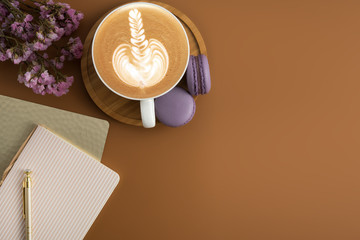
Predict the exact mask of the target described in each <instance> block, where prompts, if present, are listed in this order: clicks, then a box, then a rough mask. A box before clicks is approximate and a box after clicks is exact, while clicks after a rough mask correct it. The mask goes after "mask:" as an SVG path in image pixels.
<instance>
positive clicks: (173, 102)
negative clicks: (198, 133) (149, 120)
mask: <svg viewBox="0 0 360 240" xmlns="http://www.w3.org/2000/svg"><path fill="white" fill-rule="evenodd" d="M195 109H196V105H195V101H194V98H193V97H192V96H191V95H190V94H189V93H188V92H187V91H185V90H184V89H182V88H181V87H175V88H174V89H172V90H171V91H170V92H168V93H167V94H165V95H163V96H161V97H159V98H157V99H156V100H155V114H156V117H157V119H158V120H159V121H160V122H162V123H163V124H165V125H166V126H169V127H180V126H182V125H185V124H187V123H188V122H189V121H190V120H191V119H192V118H193V116H194V114H195Z"/></svg>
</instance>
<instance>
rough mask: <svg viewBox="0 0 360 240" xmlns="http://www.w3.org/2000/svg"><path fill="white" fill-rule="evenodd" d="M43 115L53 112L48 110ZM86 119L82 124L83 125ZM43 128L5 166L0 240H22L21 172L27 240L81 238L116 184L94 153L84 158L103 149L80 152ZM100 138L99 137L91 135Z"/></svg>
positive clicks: (116, 179)
mask: <svg viewBox="0 0 360 240" xmlns="http://www.w3.org/2000/svg"><path fill="white" fill-rule="evenodd" d="M0 100H1V96H0ZM6 100H8V101H9V100H10V101H12V100H13V99H10V98H7V99H6ZM14 101H15V102H17V101H19V100H14ZM4 102H5V101H0V115H1V116H4V115H2V114H7V112H5V110H4V109H5V107H4V106H3V105H2V103H4ZM23 104H24V103H23ZM32 107H33V108H36V106H34V105H33V106H32ZM39 107H44V106H40V105H39ZM48 111H50V112H51V111H56V110H54V109H50V108H49V109H48ZM7 116H8V115H7ZM77 117H79V116H77ZM71 118H73V117H70V119H71ZM87 120H89V119H83V123H84V124H86V122H87ZM90 120H91V121H94V119H90ZM96 121H97V120H96ZM99 121H103V120H99ZM30 122H31V124H36V123H34V122H32V121H29V123H30ZM65 124H66V123H65ZM105 125H107V123H106V124H105ZM32 127H33V126H32ZM47 127H48V126H46V127H45V126H40V125H38V126H36V127H35V128H34V130H32V131H31V133H30V134H29V133H27V135H28V137H27V138H26V139H25V140H24V139H22V142H23V143H22V145H21V146H20V147H19V148H18V152H17V153H15V155H14V156H13V158H12V159H9V161H8V162H7V163H8V166H7V168H6V169H5V170H4V174H3V177H2V179H1V182H0V239H2V240H8V239H9V240H13V239H25V224H24V219H23V195H22V181H23V179H24V171H25V170H26V169H31V170H32V172H33V173H32V179H33V187H32V234H33V239H52V240H56V239H62V240H63V239H83V238H84V237H85V235H86V233H87V232H88V230H89V229H90V227H91V225H92V223H93V222H94V221H95V219H96V217H97V216H98V214H99V213H100V211H101V209H102V208H103V206H104V205H105V203H106V201H107V200H108V198H109V197H110V195H111V193H112V192H113V191H114V189H115V187H116V186H117V184H118V182H119V176H118V174H117V173H115V172H114V171H113V170H111V169H109V168H108V167H106V166H105V165H103V164H101V163H100V161H99V159H97V158H96V157H95V156H94V155H95V154H89V153H88V152H92V153H94V152H95V153H96V152H100V153H102V149H103V144H99V146H101V145H102V146H101V147H99V148H101V150H100V151H94V149H93V145H92V146H91V147H87V149H86V150H85V151H84V150H81V149H80V148H78V147H77V146H74V145H73V144H72V143H70V142H69V141H71V139H66V140H65V139H64V138H62V137H63V136H60V134H58V133H56V134H55V133H54V132H53V131H52V129H48V128H47ZM107 129H108V125H107V128H106V134H105V137H104V138H102V140H104V141H102V140H101V141H100V142H102V143H105V138H106V135H107ZM97 131H98V130H97ZM100 135H101V136H102V135H104V134H100V133H99V132H98V133H97V134H94V136H98V137H99V136H100ZM84 136H86V134H84ZM1 138H3V135H0V140H1V141H0V143H1V145H5V144H3V143H4V142H3V141H4V140H5V139H1ZM78 138H79V136H78ZM80 138H81V137H80ZM94 139H95V138H94ZM68 140H69V141H68ZM13 145H16V144H15V142H14V144H13ZM85 148H86V147H85ZM8 149H10V148H8ZM8 151H9V150H8ZM98 156H99V155H98ZM100 157H101V154H100Z"/></svg>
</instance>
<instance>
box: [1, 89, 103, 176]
mask: <svg viewBox="0 0 360 240" xmlns="http://www.w3.org/2000/svg"><path fill="white" fill-rule="evenodd" d="M38 124H40V125H44V126H47V127H49V128H50V129H51V130H52V131H54V132H55V133H56V134H59V135H60V136H62V137H64V138H65V139H68V140H69V141H70V142H71V143H73V144H74V145H76V146H78V147H80V148H81V149H83V150H84V151H86V152H88V153H89V154H91V155H93V156H94V157H95V158H96V159H97V160H100V159H101V156H102V153H103V150H104V145H105V141H106V137H107V133H108V130H109V123H108V122H107V121H105V120H101V119H97V118H93V117H88V116H84V115H81V114H77V113H72V112H68V111H64V110H60V109H56V108H52V107H47V106H43V105H40V104H36V103H31V102H27V101H23V100H19V99H15V98H10V97H6V96H2V95H0V176H1V175H2V173H3V172H4V170H5V169H6V167H7V166H8V165H9V163H10V161H11V159H12V157H13V156H14V155H15V153H16V152H17V151H18V149H19V147H20V146H21V144H22V143H23V142H24V141H25V139H26V137H27V136H28V135H29V133H30V132H31V130H32V129H34V127H35V126H36V125H38Z"/></svg>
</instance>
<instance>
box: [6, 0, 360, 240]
mask: <svg viewBox="0 0 360 240" xmlns="http://www.w3.org/2000/svg"><path fill="white" fill-rule="evenodd" d="M69 2H70V1H69ZM70 3H71V4H72V6H73V7H75V8H77V9H80V10H82V11H83V12H84V13H85V16H86V18H85V19H84V20H83V23H82V25H81V27H80V29H79V34H80V36H81V37H82V39H84V38H85V36H86V34H87V31H88V30H89V29H90V27H91V25H92V24H93V23H94V22H95V21H96V19H97V18H99V17H100V16H101V15H102V14H103V13H104V12H106V11H107V10H109V9H110V8H112V7H115V6H116V5H118V4H120V3H122V1H118V0H101V1H97V0H96V1H95V0H93V1H86V2H85V1H72V2H70ZM166 3H168V4H170V5H173V6H175V7H177V8H178V9H179V10H181V11H183V12H185V13H186V14H187V15H188V16H189V17H190V18H191V19H192V20H193V21H194V22H195V24H197V26H198V27H199V29H200V31H201V32H202V34H203V37H204V38H205V41H206V43H207V47H208V53H209V61H210V65H211V71H212V80H213V88H212V91H211V93H210V94H209V95H207V96H202V97H199V99H198V101H197V107H198V109H197V112H196V115H195V117H194V119H193V120H192V121H191V122H190V123H189V124H188V125H186V126H184V127H182V128H177V129H173V128H168V127H165V126H158V127H157V128H156V129H151V130H146V129H142V128H137V127H132V126H127V125H124V124H120V123H117V122H116V121H114V120H112V119H111V118H109V117H107V116H106V115H105V114H103V113H102V112H101V111H100V110H99V109H98V108H97V107H96V106H95V104H94V103H93V102H92V101H91V99H90V98H89V96H88V94H87V92H86V90H85V88H84V84H83V82H82V81H81V74H80V62H77V63H76V64H75V65H74V66H72V67H71V69H70V71H71V72H72V73H73V74H74V75H75V77H76V82H75V83H74V86H73V87H72V88H71V91H70V93H69V94H68V95H66V96H64V97H61V98H56V97H53V96H38V95H35V94H33V93H32V92H31V90H29V89H27V88H25V87H24V86H22V85H20V84H18V83H17V81H16V70H17V68H16V67H15V66H12V65H11V64H9V63H2V64H0V72H1V83H0V94H4V95H7V96H12V97H17V98H20V99H25V100H29V101H33V102H36V103H42V104H45V105H49V106H53V107H58V108H61V109H66V110H70V111H73V112H78V113H82V114H87V115H90V116H94V117H99V118H103V119H107V120H108V121H109V122H110V131H109V136H108V140H107V143H106V147H105V152H104V155H103V163H104V164H106V165H107V166H109V167H110V168H112V169H114V170H115V171H117V172H118V173H119V174H120V175H121V182H120V184H119V186H118V187H117V189H116V190H115V192H114V194H113V195H112V196H111V198H110V200H109V201H108V203H107V205H106V206H105V208H104V209H103V211H102V212H101V214H100V216H99V217H98V219H97V220H96V222H95V224H94V225H93V226H92V228H91V229H90V231H89V233H88V235H87V236H86V238H85V239H86V240H90V239H106V240H111V239H157V240H158V239H175V240H176V239H276V240H283V239H284V240H285V239H359V238H360V228H359V218H360V207H359V203H360V190H359V189H360V176H359V168H360V161H359V157H360V148H359V144H360V94H359V92H360V81H359V79H360V68H359V64H360V3H359V2H358V1H341V0H338V1H329V0H323V1H319V0H317V1H314V0H312V1H300V0H298V1H287V0H273V1H258V0H248V1H245V0H244V1H239V0H236V1H235V0H233V1H230V0H222V1H206V0H203V1H200V0H199V1H197V0H189V1H185V0H181V1H180V0H178V1H175V0H173V1H166Z"/></svg>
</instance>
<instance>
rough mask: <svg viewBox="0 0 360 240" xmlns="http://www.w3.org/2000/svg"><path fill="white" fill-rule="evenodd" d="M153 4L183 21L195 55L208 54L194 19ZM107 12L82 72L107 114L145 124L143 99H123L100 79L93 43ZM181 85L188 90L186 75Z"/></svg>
mask: <svg viewBox="0 0 360 240" xmlns="http://www.w3.org/2000/svg"><path fill="white" fill-rule="evenodd" d="M151 3H155V4H157V5H160V6H162V7H164V8H166V9H167V10H169V11H170V12H172V13H173V14H174V15H175V16H176V17H177V18H178V19H179V20H180V22H181V23H182V24H183V26H184V28H185V30H186V33H187V35H188V38H189V43H190V54H191V55H195V56H196V55H198V54H200V53H201V54H205V55H207V52H206V47H205V43H204V40H203V38H202V36H201V34H200V32H199V30H198V29H197V27H196V26H195V24H194V23H193V22H192V21H191V20H190V18H188V17H187V16H186V15H185V14H184V13H182V12H180V11H179V10H177V9H176V8H174V7H172V6H169V5H167V4H165V3H161V2H152V1H151ZM107 14H108V13H106V14H105V15H104V16H103V17H102V18H100V19H99V20H98V21H97V22H96V23H95V24H94V26H93V27H92V28H91V30H90V32H89V33H88V35H87V37H86V40H85V43H84V53H83V56H82V59H81V73H82V77H83V81H84V84H85V87H86V90H87V92H88V93H89V95H90V97H91V99H92V100H93V101H94V102H95V104H96V105H97V106H98V107H99V108H100V109H101V110H102V111H103V112H104V113H106V114H107V115H109V116H110V117H112V118H114V119H116V120H117V121H119V122H122V123H126V124H130V125H133V126H142V122H141V116H140V102H139V101H133V100H129V99H126V98H122V97H120V96H118V95H116V94H115V93H113V92H112V91H110V90H109V89H108V88H107V87H106V86H105V85H104V84H103V83H102V81H101V80H100V79H99V77H98V76H97V74H96V71H95V69H94V66H93V64H92V57H91V43H92V40H93V36H94V33H95V31H96V28H97V27H98V25H99V24H100V22H101V20H102V19H103V18H104V17H105V16H106V15H107ZM179 85H180V86H181V87H183V88H185V89H187V87H186V79H185V76H184V77H183V79H182V80H181V81H180V82H179Z"/></svg>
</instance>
